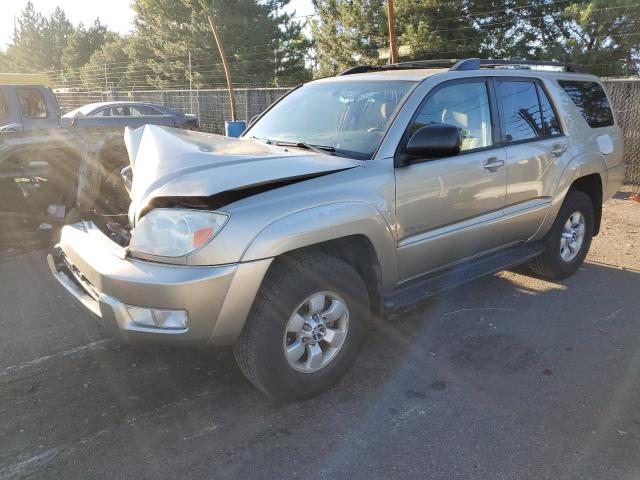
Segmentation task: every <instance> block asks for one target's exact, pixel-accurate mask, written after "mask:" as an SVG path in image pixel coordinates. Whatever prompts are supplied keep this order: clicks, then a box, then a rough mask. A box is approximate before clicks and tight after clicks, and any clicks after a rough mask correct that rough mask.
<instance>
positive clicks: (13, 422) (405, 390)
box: [0, 194, 640, 480]
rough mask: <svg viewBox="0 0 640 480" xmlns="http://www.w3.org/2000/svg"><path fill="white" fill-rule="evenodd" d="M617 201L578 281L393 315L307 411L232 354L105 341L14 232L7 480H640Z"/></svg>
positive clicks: (636, 232) (639, 406) (519, 277)
mask: <svg viewBox="0 0 640 480" xmlns="http://www.w3.org/2000/svg"><path fill="white" fill-rule="evenodd" d="M617 197H618V198H616V199H612V200H610V201H608V202H607V204H606V206H605V212H604V222H603V228H602V233H601V234H600V236H598V237H597V238H596V239H595V240H594V243H593V246H592V250H591V253H590V254H589V257H588V258H587V262H586V263H585V265H584V267H583V268H582V269H581V270H580V271H579V272H578V273H577V274H576V275H575V276H573V277H572V278H569V279H567V280H566V281H563V282H548V281H544V280H541V279H537V278H533V277H531V276H527V275H525V274H523V272H522V271H521V270H518V271H513V272H502V273H500V274H497V275H494V276H492V277H488V278H484V279H481V280H478V281H475V282H473V283H471V284H468V285H466V286H464V287H462V288H459V289H457V290H454V291H452V292H449V293H448V294H446V295H442V296H440V297H438V298H436V299H434V300H432V301H429V302H427V303H425V304H424V305H422V306H421V307H420V308H416V309H414V310H412V311H408V312H405V313H404V314H402V315H400V316H397V317H396V318H394V319H390V320H387V321H385V322H380V323H377V324H376V328H374V329H373V330H372V331H371V333H370V334H369V336H368V339H367V342H366V344H365V346H364V348H363V351H362V353H361V355H360V356H359V358H358V361H357V362H356V365H355V366H354V367H353V368H352V369H351V370H350V372H349V373H348V374H347V376H346V377H345V378H344V379H343V380H342V381H341V382H340V383H339V384H338V385H337V386H336V387H335V388H333V389H331V390H330V391H328V392H326V393H324V394H323V395H321V396H319V397H317V398H315V399H312V400H310V401H307V402H303V403H297V404H289V405H282V404H277V403H275V402H274V401H272V400H270V399H268V398H266V397H265V396H264V395H263V394H261V393H260V392H258V391H257V390H255V389H254V388H253V387H252V386H251V385H250V384H248V382H247V381H245V380H244V378H243V377H242V375H241V373H240V371H239V370H238V368H237V367H236V366H235V364H234V361H233V357H232V355H231V353H230V351H228V350H216V351H206V350H189V349H167V348H147V347H131V346H126V345H123V344H121V343H119V342H118V341H117V340H114V339H111V338H109V337H107V336H105V335H104V334H103V333H102V331H101V330H100V328H99V327H98V326H97V324H95V322H93V320H92V319H91V318H90V317H89V315H87V314H86V313H85V312H84V311H83V310H81V309H80V307H78V306H77V305H76V304H75V303H74V302H73V301H72V300H71V299H70V298H68V296H67V295H66V294H65V293H64V292H63V291H62V290H61V288H60V287H58V286H57V285H55V284H54V281H53V280H52V278H51V276H50V274H49V273H48V271H47V268H46V264H45V260H44V258H45V252H44V250H42V247H41V245H42V239H38V238H36V239H35V240H33V242H34V243H30V244H29V245H30V247H29V248H27V250H33V249H34V248H36V251H29V252H28V253H25V252H24V251H25V248H24V245H26V244H27V243H28V242H31V241H32V240H31V236H27V235H26V234H25V237H24V239H23V240H21V241H20V244H21V245H18V246H16V245H7V238H8V236H7V229H6V228H5V229H4V234H5V236H4V246H2V242H3V240H2V238H1V237H0V252H1V253H0V255H1V257H0V285H2V287H1V288H0V305H1V306H2V309H1V311H0V326H1V327H2V328H3V334H2V335H0V478H2V479H14V478H47V479H49V478H65V479H76V478H77V479H86V478H109V479H114V478H116V479H117V478H152V479H157V478H197V479H200V478H203V479H204V478H208V479H211V478H216V479H217V478H234V479H235V478H278V479H283V478H303V477H304V478H364V479H372V478H437V479H453V478H465V479H467V478H469V479H503V478H505V479H506V478H508V479H513V478H517V479H527V478H532V479H544V478H549V479H554V480H557V479H564V478H572V479H573V478H576V479H582V478H584V479H603V478H615V479H637V478H639V477H640V455H638V452H639V451H640V302H639V301H638V298H639V296H640V204H637V203H633V202H631V201H629V200H626V199H624V197H626V195H625V194H619V195H618V196H617ZM13 228H14V227H11V229H10V230H12V231H13V234H12V236H11V238H13V239H14V240H13V241H15V238H19V235H18V236H17V237H16V235H15V230H13ZM1 235H2V233H0V236H1ZM27 237H28V238H27ZM45 243H46V242H45ZM20 246H22V247H23V248H18V247H20ZM38 248H39V249H38Z"/></svg>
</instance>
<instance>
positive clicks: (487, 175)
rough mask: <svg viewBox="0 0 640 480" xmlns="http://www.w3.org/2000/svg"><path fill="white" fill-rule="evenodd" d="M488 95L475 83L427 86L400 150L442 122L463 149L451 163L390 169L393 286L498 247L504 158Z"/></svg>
mask: <svg viewBox="0 0 640 480" xmlns="http://www.w3.org/2000/svg"><path fill="white" fill-rule="evenodd" d="M490 92H491V84H490V82H489V81H488V80H485V79H482V78H473V79H464V80H454V81H451V82H445V83H443V84H441V85H439V86H437V87H435V88H434V89H433V90H432V91H431V92H430V93H429V94H428V95H427V97H426V98H425V100H424V101H423V103H422V104H421V106H420V107H419V109H418V111H417V113H416V115H415V116H414V119H413V120H412V122H411V124H410V126H409V129H408V131H407V132H406V134H405V136H404V137H403V143H406V141H407V140H408V138H409V137H410V135H411V133H412V132H415V131H416V130H417V129H419V128H420V127H422V126H424V125H427V124H433V123H444V124H452V125H455V126H458V127H459V128H460V129H461V131H462V137H463V143H462V151H461V152H460V153H459V154H458V155H456V156H453V157H448V158H437V159H413V160H412V162H411V163H410V164H408V165H403V166H399V167H397V168H396V170H395V172H396V214H397V219H398V226H397V228H398V270H399V278H400V280H401V281H402V280H407V279H410V278H412V277H416V276H419V275H421V274H423V273H427V272H429V271H432V270H435V269H438V268H441V267H444V266H447V265H450V264H452V263H455V262H458V261H461V260H463V259H466V258H469V257H473V256H475V255H478V254H481V253H483V252H486V251H489V250H492V249H494V248H497V247H500V246H501V245H503V232H502V228H503V227H502V224H501V219H502V216H503V208H504V206H505V194H506V185H507V169H506V168H505V167H506V164H505V163H506V154H505V149H504V147H502V146H500V145H499V141H498V138H499V136H498V128H497V123H498V122H497V108H496V106H495V102H494V99H493V96H492V95H491V94H490ZM401 149H402V146H401Z"/></svg>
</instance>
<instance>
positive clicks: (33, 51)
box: [5, 2, 49, 73]
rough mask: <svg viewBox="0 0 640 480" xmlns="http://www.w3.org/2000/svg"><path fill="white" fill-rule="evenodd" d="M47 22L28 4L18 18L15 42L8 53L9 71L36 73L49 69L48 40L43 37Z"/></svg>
mask: <svg viewBox="0 0 640 480" xmlns="http://www.w3.org/2000/svg"><path fill="white" fill-rule="evenodd" d="M44 29H45V20H44V18H42V15H40V14H39V13H38V12H36V11H35V9H34V8H33V4H32V3H31V2H27V5H26V6H25V7H24V10H23V11H22V13H21V14H20V16H19V17H18V18H17V27H16V29H15V31H14V33H13V42H12V43H11V45H9V47H8V48H7V51H6V56H5V58H6V62H7V64H8V65H7V66H8V68H9V69H11V70H14V71H16V72H25V73H34V72H40V71H43V70H46V69H48V67H49V61H48V59H47V45H46V39H45V37H44V35H43V33H44Z"/></svg>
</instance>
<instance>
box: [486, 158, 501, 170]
mask: <svg viewBox="0 0 640 480" xmlns="http://www.w3.org/2000/svg"><path fill="white" fill-rule="evenodd" d="M502 166H504V160H498V159H497V158H496V157H491V158H487V160H486V161H485V162H484V168H485V170H489V171H490V172H495V171H496V170H497V169H499V168H500V167H502Z"/></svg>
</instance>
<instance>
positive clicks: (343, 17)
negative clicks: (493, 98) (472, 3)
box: [312, 0, 481, 76]
mask: <svg viewBox="0 0 640 480" xmlns="http://www.w3.org/2000/svg"><path fill="white" fill-rule="evenodd" d="M394 3H395V15H396V34H397V35H398V43H399V45H401V46H402V48H401V49H400V52H399V53H400V58H401V60H420V59H433V58H452V57H456V56H462V57H464V56H470V55H471V56H476V55H477V52H478V49H479V46H480V43H481V42H480V38H478V31H477V28H476V27H475V26H474V24H473V22H472V21H471V20H470V19H469V18H468V15H466V14H465V13H466V11H467V10H468V7H467V6H466V5H467V4H466V3H462V2H453V1H439V0H395V2H394ZM386 4H387V2H386V0H314V6H315V8H316V11H317V13H318V17H319V18H318V19H317V20H314V21H313V22H312V33H313V40H314V48H315V50H316V51H317V55H318V64H319V72H318V73H319V75H321V76H323V75H333V74H336V73H338V72H340V71H342V70H344V69H346V68H348V67H351V66H354V65H357V64H362V63H386V61H387V58H388V53H387V48H388V45H389V38H388V30H387V6H386Z"/></svg>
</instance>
